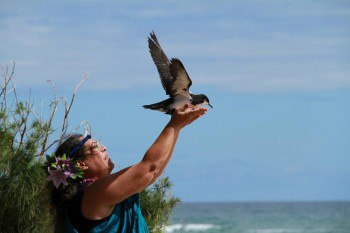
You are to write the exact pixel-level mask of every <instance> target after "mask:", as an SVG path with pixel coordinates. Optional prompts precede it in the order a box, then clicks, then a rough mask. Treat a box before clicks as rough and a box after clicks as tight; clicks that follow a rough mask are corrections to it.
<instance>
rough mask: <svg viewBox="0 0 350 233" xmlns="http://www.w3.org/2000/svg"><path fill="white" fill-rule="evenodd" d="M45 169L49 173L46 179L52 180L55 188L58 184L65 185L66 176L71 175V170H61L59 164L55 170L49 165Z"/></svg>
mask: <svg viewBox="0 0 350 233" xmlns="http://www.w3.org/2000/svg"><path fill="white" fill-rule="evenodd" d="M47 170H48V171H49V173H50V176H49V177H48V178H47V180H52V182H53V184H54V185H55V187H56V188H58V187H59V186H60V184H63V185H64V186H67V185H68V183H67V178H68V177H71V176H72V175H73V174H72V173H71V172H68V171H65V170H62V168H61V166H57V167H56V170H51V169H50V167H48V168H47Z"/></svg>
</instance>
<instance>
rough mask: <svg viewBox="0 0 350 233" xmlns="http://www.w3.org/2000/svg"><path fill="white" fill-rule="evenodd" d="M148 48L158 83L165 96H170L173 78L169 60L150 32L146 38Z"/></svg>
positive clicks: (154, 35)
mask: <svg viewBox="0 0 350 233" xmlns="http://www.w3.org/2000/svg"><path fill="white" fill-rule="evenodd" d="M148 47H149V51H150V53H151V56H152V59H153V61H154V64H156V66H157V70H158V73H159V77H160V81H161V82H162V85H163V88H164V90H165V93H166V94H167V95H170V89H171V85H172V83H173V78H172V77H171V74H170V69H169V59H168V58H167V56H166V55H165V53H164V51H163V49H162V47H160V44H159V42H158V39H157V37H156V34H154V32H151V33H150V37H148Z"/></svg>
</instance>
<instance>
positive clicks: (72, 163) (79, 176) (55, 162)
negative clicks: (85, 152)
mask: <svg viewBox="0 0 350 233" xmlns="http://www.w3.org/2000/svg"><path fill="white" fill-rule="evenodd" d="M90 138H91V135H87V136H86V137H85V138H84V139H83V140H82V141H81V142H80V143H79V144H78V145H77V146H75V147H74V148H73V149H72V150H71V151H70V152H69V154H68V156H67V155H66V154H64V155H63V156H61V157H60V156H56V155H55V154H53V155H52V156H49V155H47V156H46V161H47V171H48V172H49V177H48V178H47V180H48V181H52V182H53V184H54V186H55V187H56V188H57V189H58V188H60V187H61V184H62V185H63V186H62V187H64V186H67V185H68V183H79V182H82V181H84V171H83V170H82V169H81V166H80V164H79V162H77V161H76V160H75V159H72V158H71V156H72V155H73V154H74V153H75V152H76V151H77V150H79V149H80V148H81V147H82V146H83V145H84V144H85V142H86V141H87V140H89V139H90Z"/></svg>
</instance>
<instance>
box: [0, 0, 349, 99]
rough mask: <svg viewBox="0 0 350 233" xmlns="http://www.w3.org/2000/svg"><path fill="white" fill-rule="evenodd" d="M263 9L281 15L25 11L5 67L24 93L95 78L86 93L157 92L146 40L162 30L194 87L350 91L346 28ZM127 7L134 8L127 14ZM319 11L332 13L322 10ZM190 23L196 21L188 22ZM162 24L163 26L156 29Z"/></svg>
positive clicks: (12, 30)
mask: <svg viewBox="0 0 350 233" xmlns="http://www.w3.org/2000/svg"><path fill="white" fill-rule="evenodd" d="M263 2H265V3H269V4H272V6H273V10H271V9H267V8H266V9H265V8H262V9H258V8H259V7H258V6H254V7H253V8H248V10H249V14H248V16H245V15H244V14H243V15H242V14H238V13H240V12H238V13H237V14H238V16H237V17H236V16H235V15H234V14H232V12H230V10H234V8H235V7H237V6H239V7H242V6H244V7H247V5H245V4H243V3H239V4H236V5H234V4H231V3H229V2H225V4H224V5H222V6H213V7H212V6H211V3H208V4H201V6H199V7H197V8H196V9H195V10H193V9H192V8H191V7H189V6H188V5H187V3H186V4H185V2H172V3H171V5H170V6H169V5H166V4H149V5H148V4H146V3H145V4H141V5H140V6H136V5H135V4H132V3H123V4H124V5H123V4H119V5H118V8H116V12H117V14H116V13H114V12H115V11H113V10H112V9H107V8H106V7H103V6H100V8H101V9H100V8H97V9H96V8H93V9H92V8H91V7H93V6H94V4H92V5H91V6H90V8H89V7H88V6H86V7H85V8H83V9H84V12H83V13H84V15H83V14H82V12H79V9H78V10H77V12H76V15H74V17H73V16H72V18H70V16H67V15H66V17H62V18H61V17H60V15H61V14H60V12H59V11H58V12H56V11H53V10H52V9H48V12H46V13H45V14H42V12H45V11H43V10H41V11H40V13H38V12H37V11H36V9H35V7H34V8H33V7H32V8H30V9H29V10H28V12H26V10H25V9H24V8H23V9H22V8H21V9H19V10H20V11H21V12H22V13H23V14H22V15H21V16H14V15H15V14H13V15H12V14H10V13H8V15H9V16H7V17H4V18H3V19H2V20H0V26H1V27H0V33H1V34H2V35H3V36H2V37H1V38H0V49H1V51H2V56H0V62H1V63H2V64H4V63H6V62H7V61H9V60H10V59H13V60H15V61H16V62H17V73H18V76H17V77H18V78H17V81H18V82H19V83H18V84H23V85H32V86H33V85H42V84H43V83H46V80H47V79H53V80H54V81H55V82H56V83H58V85H59V83H62V85H63V84H69V85H73V84H74V83H76V82H77V80H80V78H81V77H82V76H83V74H84V73H85V72H87V71H90V80H89V82H88V84H87V85H85V86H88V87H89V88H91V89H121V88H124V89H125V88H133V87H137V86H154V85H157V86H159V85H160V84H159V79H158V74H157V71H156V69H155V66H154V64H153V62H152V60H151V57H150V55H149V53H148V47H147V40H146V37H147V32H149V31H150V30H152V29H153V27H154V25H155V23H156V24H157V27H156V29H157V31H156V33H158V32H159V33H158V34H157V35H158V36H159V40H160V42H161V44H162V47H163V48H164V49H165V51H166V52H167V54H168V56H169V57H179V58H180V59H181V60H182V61H183V62H184V64H185V66H186V68H187V69H188V72H189V74H190V75H191V77H192V79H193V81H194V83H195V84H210V85H216V86H219V87H223V88H225V89H228V90H231V91H243V92H244V91H249V92H270V91H290V90H315V89H316V90H319V89H335V88H341V87H350V83H349V82H350V81H349V77H350V76H349V75H350V68H349V67H348V65H347V64H346V63H347V60H346V56H347V54H348V52H349V49H348V48H349V32H348V31H347V30H346V29H345V27H344V26H343V25H342V24H337V25H334V23H327V22H328V21H322V20H320V21H319V22H318V21H317V20H316V22H315V23H313V24H310V25H308V27H305V28H304V27H303V25H302V24H300V22H302V20H301V21H300V20H299V19H298V18H297V17H298V15H300V16H302V17H304V18H305V17H306V18H307V17H308V16H307V14H305V15H304V14H303V13H302V11H300V13H298V12H299V11H297V10H296V9H299V8H298V7H296V6H300V3H296V4H295V5H293V4H294V3H293V1H289V2H288V4H289V5H291V6H294V7H290V8H287V9H285V8H283V9H279V7H281V6H280V4H273V2H270V1H263ZM263 2H261V1H257V2H256V3H257V4H258V5H259V4H263ZM197 3H198V2H197ZM65 4H68V3H65ZM191 4H194V3H191ZM288 4H287V5H288ZM125 5H127V6H129V7H130V6H133V7H135V9H133V11H132V12H128V11H127V10H126V8H123V7H125ZM263 5H264V4H263ZM175 6H176V7H178V8H177V10H174V9H173V8H174V7H175ZM113 7H116V5H111V7H110V8H113ZM237 8H238V7H237ZM309 8H310V3H308V5H307V7H306V9H309ZM50 10H51V11H52V12H50ZM98 10H101V14H99V12H98ZM254 10H255V11H257V12H256V15H257V16H259V17H262V15H263V16H264V15H265V16H266V15H270V16H271V17H272V18H273V17H274V16H276V17H277V16H278V17H281V15H284V16H283V17H284V18H283V23H280V22H274V21H270V20H269V19H267V20H265V18H264V17H262V18H261V19H260V18H257V19H256V18H254V17H251V16H254V13H255V12H254ZM315 10H316V11H317V12H326V11H327V10H328V9H327V8H325V7H324V6H323V5H322V4H319V5H317V8H316V9H315ZM236 11H237V10H236ZM102 12H104V14H105V15H104V14H102ZM288 12H289V13H288ZM332 12H333V13H332ZM334 12H338V14H336V13H334ZM346 12H347V8H346V10H342V9H341V8H340V7H337V6H334V7H333V8H331V13H330V15H329V17H333V16H334V15H335V16H334V17H335V18H334V19H333V18H332V19H333V20H335V22H337V18H336V16H337V15H341V16H344V15H346V14H347V13H346ZM50 13H51V14H52V15H51V16H50V20H49V21H48V18H47V17H48V15H49V14H50ZM219 13H223V15H222V16H221V15H219ZM284 13H285V14H284ZM287 13H288V14H287ZM85 15H89V17H83V16H85ZM125 15H129V16H130V17H129V18H128V17H124V16H125ZM185 15H189V16H191V17H192V18H190V19H192V20H191V21H188V22H187V21H186V20H185V18H184V17H183V16H185ZM317 15H321V16H323V13H317ZM80 16H82V19H81V20H80ZM121 16H123V17H121ZM214 16H215V17H214ZM157 17H158V18H159V17H161V18H163V19H165V20H158V21H157V22H155V21H154V20H155V18H157ZM327 17H328V16H327ZM310 19H311V18H310ZM312 19H313V20H314V18H312ZM264 20H265V21H264ZM298 20H299V21H298ZM303 20H304V19H303ZM330 22H331V20H330ZM305 23H306V24H308V22H307V21H305ZM185 25H187V26H188V25H190V26H189V27H188V28H187V27H184V26H185ZM296 25H297V26H298V29H296V28H295V26H296ZM310 26H313V27H312V28H311V27H310ZM179 29H181V30H179Z"/></svg>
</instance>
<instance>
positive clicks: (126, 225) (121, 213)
mask: <svg viewBox="0 0 350 233" xmlns="http://www.w3.org/2000/svg"><path fill="white" fill-rule="evenodd" d="M81 196H82V195H81ZM68 210H69V208H68V209H67V210H66V215H65V221H64V222H65V223H64V232H65V233H81V232H82V231H78V229H76V228H74V227H73V225H74V224H72V222H71V218H69V214H68ZM79 212H80V213H81V211H80V201H79ZM81 218H84V217H83V216H82V215H81ZM84 219H85V218H84ZM85 220H86V221H88V222H94V221H91V220H87V219H85ZM84 232H85V231H84ZM88 232H90V233H149V231H148V226H147V223H146V221H145V219H144V218H143V216H142V213H141V208H140V194H139V193H136V194H134V195H132V196H130V197H128V198H127V199H125V200H124V201H122V202H120V203H118V204H117V205H115V207H114V210H113V212H112V214H111V215H110V216H109V217H107V218H106V220H96V222H94V226H93V227H92V229H91V230H90V231H88Z"/></svg>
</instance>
